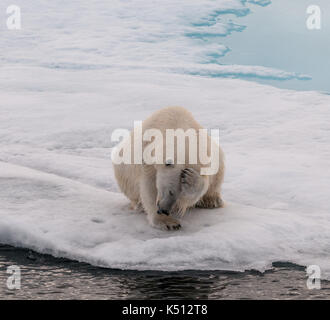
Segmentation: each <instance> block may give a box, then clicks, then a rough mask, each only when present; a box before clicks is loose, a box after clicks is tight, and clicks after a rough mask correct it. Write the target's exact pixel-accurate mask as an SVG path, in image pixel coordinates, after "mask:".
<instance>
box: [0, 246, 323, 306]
mask: <svg viewBox="0 0 330 320" xmlns="http://www.w3.org/2000/svg"><path fill="white" fill-rule="evenodd" d="M9 265H18V266H20V267H21V277H22V279H21V289H20V290H9V289H8V288H7V287H6V285H5V284H6V281H7V277H8V274H6V268H7V267H8V266H9ZM329 298H330V283H329V282H327V281H322V282H321V290H318V289H314V290H308V289H307V286H306V272H305V268H304V267H300V266H297V265H293V264H290V263H274V266H273V268H272V270H269V271H267V272H265V273H259V272H257V271H246V272H244V273H235V272H225V271H222V272H221V271H204V272H203V271H185V272H155V271H144V272H136V271H120V270H115V269H102V268H97V267H93V266H90V265H87V264H83V263H78V262H74V261H70V260H65V259H55V258H52V257H51V256H47V255H40V254H37V253H35V252H31V251H27V250H22V249H16V248H12V247H6V246H1V247H0V299H144V300H147V299H219V300H220V299H329Z"/></svg>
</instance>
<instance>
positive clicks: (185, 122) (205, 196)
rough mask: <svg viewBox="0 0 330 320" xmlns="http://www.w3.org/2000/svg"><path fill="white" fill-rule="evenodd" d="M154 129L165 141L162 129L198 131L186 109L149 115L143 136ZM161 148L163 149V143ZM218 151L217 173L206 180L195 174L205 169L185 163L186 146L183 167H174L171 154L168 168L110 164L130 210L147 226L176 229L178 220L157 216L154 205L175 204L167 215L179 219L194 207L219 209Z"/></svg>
mask: <svg viewBox="0 0 330 320" xmlns="http://www.w3.org/2000/svg"><path fill="white" fill-rule="evenodd" d="M154 128H155V129H158V130H160V131H161V132H162V134H163V137H164V139H165V136H166V134H165V130H166V129H178V128H182V129H183V130H185V131H186V130H187V129H190V128H192V129H195V130H199V129H201V128H202V127H201V126H200V125H199V124H198V123H197V122H196V121H195V119H194V118H193V116H192V114H191V113H190V112H189V111H187V110H186V109H184V108H182V107H167V108H164V109H161V110H159V111H157V112H155V113H153V114H152V115H151V116H150V117H149V118H147V119H146V120H145V121H144V122H143V123H142V130H143V132H144V131H145V130H147V129H154ZM133 138H134V132H132V133H131V136H130V139H132V140H131V141H133ZM149 143H150V142H149ZM208 143H209V145H211V139H210V137H208ZM132 145H133V144H132ZM147 145H148V142H144V143H143V148H145V147H146V146H147ZM163 145H164V148H165V141H164V143H163ZM217 147H218V146H217ZM132 148H133V147H132ZM218 148H219V147H218ZM208 149H209V148H208ZM219 150H220V163H219V170H218V172H217V173H216V174H214V175H210V176H201V175H200V174H199V172H200V169H201V168H202V167H205V166H203V165H202V164H200V163H199V162H197V164H193V165H190V164H189V163H188V160H189V159H188V155H189V144H188V143H186V153H185V154H186V163H185V164H175V163H176V162H175V160H176V157H177V154H176V153H175V159H173V160H174V165H173V166H171V167H167V166H165V165H164V164H155V165H143V164H119V165H117V164H114V172H115V176H116V179H117V182H118V185H119V187H120V189H121V191H122V192H123V193H124V194H125V195H126V196H127V197H128V198H129V199H130V200H131V203H132V207H133V208H135V209H143V210H144V211H145V212H146V213H147V215H148V221H149V222H150V224H151V225H153V226H157V227H162V228H165V229H178V228H180V227H181V226H180V223H179V222H178V220H176V219H174V218H173V217H172V216H171V215H169V216H168V215H165V214H157V211H158V210H159V207H157V203H158V204H159V205H160V206H165V207H166V208H167V207H169V208H170V207H171V204H172V202H173V201H174V200H175V201H174V205H173V206H172V207H171V212H170V213H171V214H173V213H174V214H175V213H179V214H180V215H183V214H184V213H185V212H186V210H187V209H188V208H190V207H194V206H199V207H204V208H215V207H221V206H222V205H223V202H222V199H221V196H220V187H221V184H222V181H223V175H224V163H223V153H222V151H221V149H220V148H219ZM164 155H165V149H164ZM164 162H165V159H164ZM184 169H186V170H184ZM172 194H173V195H172Z"/></svg>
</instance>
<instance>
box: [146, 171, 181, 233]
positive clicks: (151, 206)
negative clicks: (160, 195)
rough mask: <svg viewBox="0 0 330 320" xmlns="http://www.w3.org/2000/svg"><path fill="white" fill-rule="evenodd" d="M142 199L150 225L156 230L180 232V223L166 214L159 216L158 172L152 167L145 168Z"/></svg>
mask: <svg viewBox="0 0 330 320" xmlns="http://www.w3.org/2000/svg"><path fill="white" fill-rule="evenodd" d="M140 183H141V184H140V197H141V202H142V206H143V208H144V211H145V212H146V213H147V218H148V221H149V223H150V224H151V225H152V226H153V227H156V228H161V229H164V230H178V229H180V228H181V225H180V222H179V221H178V220H176V219H174V218H172V217H170V216H167V215H165V214H158V213H157V211H158V208H157V205H156V201H157V187H156V172H155V170H153V168H152V167H151V166H144V168H143V174H142V178H141V182H140Z"/></svg>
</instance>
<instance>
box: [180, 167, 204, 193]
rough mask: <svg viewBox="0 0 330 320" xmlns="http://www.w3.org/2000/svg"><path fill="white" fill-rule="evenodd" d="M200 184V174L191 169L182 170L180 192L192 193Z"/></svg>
mask: <svg viewBox="0 0 330 320" xmlns="http://www.w3.org/2000/svg"><path fill="white" fill-rule="evenodd" d="M200 184H201V176H200V174H199V173H198V172H197V171H196V170H195V169H192V168H186V169H183V170H182V172H181V185H182V191H183V192H186V193H191V192H194V191H195V189H198V187H199V186H200Z"/></svg>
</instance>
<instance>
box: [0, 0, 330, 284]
mask: <svg viewBox="0 0 330 320" xmlns="http://www.w3.org/2000/svg"><path fill="white" fill-rule="evenodd" d="M5 2H6V1H5ZM133 2H134V4H135V5H132V3H133ZM250 2H256V1H250ZM266 2H267V1H260V4H263V5H265V4H266ZM89 3H90V4H91V5H90V6H88V4H89ZM161 3H163V2H159V5H151V4H149V3H148V1H137V0H135V1H111V2H110V1H109V2H105V1H101V0H99V1H96V0H93V1H89V2H87V1H71V2H70V4H69V3H67V2H64V1H60V0H56V1H52V2H50V3H47V4H45V2H44V1H39V0H34V1H32V3H31V1H29V3H28V2H26V1H21V3H17V4H18V5H20V4H21V5H22V7H23V8H24V9H25V11H24V12H25V15H23V17H24V20H23V30H21V31H20V32H19V33H15V34H13V33H10V32H11V31H3V37H0V45H1V47H2V48H4V47H5V48H6V50H4V51H2V52H1V56H0V59H1V62H2V66H1V73H0V86H1V88H2V90H1V93H0V243H3V244H10V245H14V246H19V247H25V248H30V249H34V250H36V251H38V252H41V253H49V254H52V255H54V256H58V257H66V258H70V259H76V260H79V261H84V262H88V263H91V264H93V265H97V266H103V267H110V268H122V269H137V270H183V269H203V270H215V269H216V270H224V269H225V270H239V271H243V270H246V269H251V268H254V269H258V270H261V271H263V270H265V269H267V268H270V267H271V263H272V262H274V261H290V262H294V263H299V264H302V265H306V266H307V265H310V264H316V265H319V266H320V267H321V272H322V277H324V278H330V262H329V259H328V257H329V253H330V247H329V243H330V216H329V210H328V203H329V189H330V188H329V187H330V182H329V181H330V170H329V161H330V134H329V133H330V131H329V121H330V110H329V106H330V96H328V95H325V94H321V93H317V92H296V91H291V90H283V89H277V88H274V87H271V86H265V85H261V84H256V83H254V82H249V81H244V80H240V79H229V78H226V77H232V76H233V73H235V72H236V76H237V77H241V76H242V75H243V77H255V76H262V77H279V78H285V77H292V76H293V75H291V74H289V73H288V72H286V71H281V70H272V69H267V70H265V68H263V67H260V66H241V67H240V66H235V65H231V66H222V65H219V64H215V63H214V61H213V62H209V63H208V62H206V60H205V59H207V57H212V55H213V54H215V53H217V52H218V53H219V52H220V53H219V55H221V54H224V52H225V51H226V50H227V49H226V48H225V47H223V46H221V44H218V45H215V44H214V43H212V42H211V43H210V44H206V45H205V46H202V48H203V50H202V49H201V46H200V45H199V44H200V43H199V41H201V40H200V39H194V38H193V37H190V36H186V35H185V34H186V33H187V32H189V30H191V29H192V28H194V24H195V27H196V28H197V29H198V30H200V29H201V28H202V27H205V26H207V24H210V25H212V26H213V25H214V23H219V26H220V24H221V23H224V22H223V21H222V20H221V19H220V15H221V14H220V13H221V12H222V14H225V15H227V14H229V13H235V14H236V15H242V14H247V13H248V11H249V9H248V7H247V5H246V2H245V1H234V0H226V1H224V0H221V1H206V0H203V1H202V0H200V1H194V2H191V1H182V4H180V5H178V3H177V2H174V1H171V0H169V1H167V2H166V6H165V5H162V4H161ZM60 4H62V6H61V5H60ZM202 4H203V5H202ZM3 5H5V4H2V5H1V6H3ZM78 8H79V10H78ZM89 8H93V9H92V10H89ZM55 9H57V10H55ZM40 12H42V13H43V14H40ZM87 21H88V22H89V23H87ZM192 22H193V23H194V24H193V23H192ZM39 24H40V25H39ZM40 26H44V27H43V28H41V27H40ZM64 26H65V27H64ZM109 26H110V27H111V28H110V27H109ZM226 27H227V28H230V26H228V25H227V26H226ZM109 28H110V29H111V30H109ZM197 29H196V30H197ZM220 29H221V28H220ZM220 29H219V30H220ZM110 31H111V32H110ZM220 31H221V30H220ZM159 35H163V38H162V37H160V36H159ZM18 39H19V40H20V41H18ZM208 45H209V46H208ZM213 50H214V51H215V52H213ZM213 58H214V56H213ZM201 59H202V60H203V59H204V60H203V61H201ZM218 72H219V73H220V74H218ZM221 73H222V74H221ZM236 76H235V77H236ZM294 76H296V77H302V75H294ZM224 77H225V78H224ZM168 105H182V106H184V107H186V108H187V109H189V110H191V111H192V113H193V115H194V116H195V117H196V119H198V121H199V122H200V123H201V124H202V125H203V126H205V127H207V128H220V130H221V131H220V133H221V137H220V138H221V146H222V148H223V149H224V152H225V154H226V177H225V183H224V186H223V196H224V199H225V201H226V207H225V208H223V209H214V210H197V209H196V210H192V211H191V212H189V213H188V214H187V215H186V216H185V217H184V219H183V221H182V226H183V228H182V230H181V231H177V232H174V231H173V232H164V231H161V230H157V229H153V228H152V227H150V226H149V225H148V224H147V221H146V217H145V215H144V214H141V213H136V212H133V211H131V210H130V209H129V205H128V201H127V199H126V198H125V197H124V196H123V195H122V194H120V193H119V191H118V187H117V185H116V182H115V180H114V177H113V171H112V168H111V160H110V154H111V147H113V143H112V142H111V139H110V137H111V133H112V131H113V130H114V129H118V128H131V127H132V126H133V121H135V120H143V119H144V118H146V117H147V116H148V115H149V114H150V113H151V112H153V111H155V110H157V109H159V108H161V107H164V106H168Z"/></svg>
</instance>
